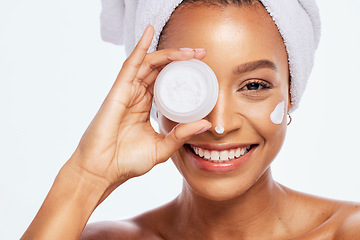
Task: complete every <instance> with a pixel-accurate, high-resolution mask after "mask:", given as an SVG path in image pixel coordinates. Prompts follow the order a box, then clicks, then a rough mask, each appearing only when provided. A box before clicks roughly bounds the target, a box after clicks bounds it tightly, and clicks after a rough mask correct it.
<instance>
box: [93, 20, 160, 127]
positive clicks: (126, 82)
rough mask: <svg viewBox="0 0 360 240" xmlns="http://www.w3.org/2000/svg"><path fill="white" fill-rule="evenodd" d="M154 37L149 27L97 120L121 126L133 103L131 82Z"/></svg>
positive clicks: (121, 71) (122, 70)
mask: <svg viewBox="0 0 360 240" xmlns="http://www.w3.org/2000/svg"><path fill="white" fill-rule="evenodd" d="M153 36H154V28H153V27H152V26H151V25H148V26H147V27H146V29H145V31H144V34H143V35H142V37H141V39H140V40H139V42H138V44H137V45H136V47H135V49H134V51H133V52H132V53H131V55H130V56H129V58H128V59H127V60H126V61H125V62H124V65H123V67H122V68H121V70H120V73H119V75H118V77H117V79H116V81H115V83H114V85H113V87H112V88H111V90H110V92H109V94H108V95H107V97H106V99H105V101H104V102H103V104H102V106H101V108H100V110H99V112H98V114H97V119H98V118H99V119H100V120H101V119H102V120H103V122H108V123H113V125H115V126H117V125H118V124H119V120H120V119H121V117H122V115H123V113H124V111H125V109H126V108H127V106H128V104H129V102H130V101H131V95H132V93H131V92H130V91H131V89H132V86H131V82H132V81H133V79H134V78H135V76H136V74H137V72H138V70H139V68H140V66H141V64H142V62H143V61H144V58H145V56H146V55H147V50H148V49H149V46H150V44H151V41H152V38H153Z"/></svg>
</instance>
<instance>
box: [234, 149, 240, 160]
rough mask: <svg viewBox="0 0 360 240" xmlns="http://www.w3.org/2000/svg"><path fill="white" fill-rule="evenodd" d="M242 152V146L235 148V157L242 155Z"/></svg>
mask: <svg viewBox="0 0 360 240" xmlns="http://www.w3.org/2000/svg"><path fill="white" fill-rule="evenodd" d="M240 154H241V149H240V148H237V149H236V150H235V157H237V158H238V157H240Z"/></svg>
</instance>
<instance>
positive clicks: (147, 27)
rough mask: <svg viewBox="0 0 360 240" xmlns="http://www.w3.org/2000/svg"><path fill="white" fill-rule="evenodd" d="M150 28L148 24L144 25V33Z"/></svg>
mask: <svg viewBox="0 0 360 240" xmlns="http://www.w3.org/2000/svg"><path fill="white" fill-rule="evenodd" d="M150 26H151V24H150V23H149V24H148V25H146V27H145V30H144V32H146V30H148V29H149V27H150Z"/></svg>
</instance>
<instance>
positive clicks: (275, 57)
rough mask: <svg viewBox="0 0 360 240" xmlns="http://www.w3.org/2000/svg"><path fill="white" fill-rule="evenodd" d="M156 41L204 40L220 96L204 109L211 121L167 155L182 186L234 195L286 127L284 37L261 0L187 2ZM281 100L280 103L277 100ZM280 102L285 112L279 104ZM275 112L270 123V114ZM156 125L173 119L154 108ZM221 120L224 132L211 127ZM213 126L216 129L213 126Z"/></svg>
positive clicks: (209, 194) (269, 155)
mask: <svg viewBox="0 0 360 240" xmlns="http://www.w3.org/2000/svg"><path fill="white" fill-rule="evenodd" d="M164 33H165V34H163V35H162V36H161V38H160V41H159V46H158V48H159V49H165V48H182V47H188V48H205V49H206V50H207V55H206V57H205V58H204V59H202V61H203V62H205V63H206V64H208V65H209V66H210V67H211V68H212V69H213V70H214V72H215V74H216V76H217V78H218V82H219V87H220V90H219V97H218V101H217V104H216V106H215V108H214V109H213V110H212V112H211V113H210V114H209V115H208V116H207V117H206V119H207V120H208V121H210V122H211V123H212V128H211V129H210V130H208V131H206V132H204V133H202V134H200V135H197V136H195V137H193V138H192V139H191V140H190V141H188V143H187V144H186V145H184V146H183V147H182V148H180V149H179V150H178V151H177V152H175V153H174V154H173V156H172V160H173V161H174V163H175V165H176V166H177V168H178V169H179V171H180V172H181V174H182V175H183V176H184V178H185V180H186V183H187V184H188V186H191V189H192V190H194V191H195V192H197V193H198V194H199V195H201V196H204V197H206V198H208V199H213V200H226V199H232V198H234V197H236V196H239V195H241V194H243V193H244V192H245V191H247V190H248V189H249V188H250V187H251V186H253V185H254V184H255V183H256V182H261V181H258V180H259V179H260V180H263V181H266V176H268V175H269V174H264V173H266V172H267V171H268V169H269V165H270V163H271V162H272V161H273V159H274V158H275V156H276V155H277V153H278V152H279V150H280V148H281V146H282V143H283V140H284V138H285V133H286V117H285V113H286V112H287V109H288V108H289V84H288V79H289V69H288V60H287V54H286V49H285V46H284V43H283V40H282V38H281V36H280V34H279V32H278V30H277V27H276V26H275V24H274V22H273V21H272V19H271V17H270V15H269V14H268V13H267V11H266V10H265V9H264V8H263V6H262V5H261V4H259V3H257V4H254V5H251V6H244V7H239V6H233V5H229V6H226V7H216V6H207V5H199V6H185V7H181V6H180V7H179V8H178V9H177V10H176V11H175V12H174V13H173V15H172V16H171V18H170V20H169V22H168V24H167V26H166V27H165V29H164ZM280 103H285V104H280ZM278 105H280V106H283V113H284V114H283V120H282V121H281V112H282V109H280V120H279V116H278V115H279V110H277V112H276V113H273V112H274V110H275V109H276V108H277V109H279V107H277V106H278ZM272 113H273V115H277V120H278V122H277V123H274V122H273V121H272V120H271V118H270V115H272ZM158 120H159V121H158V122H159V126H160V131H161V132H162V133H168V132H169V131H171V129H172V128H173V127H174V126H175V125H176V124H177V123H174V122H172V121H170V120H168V119H166V118H165V117H164V116H163V115H161V114H160V115H159V119H158ZM217 126H222V127H223V128H224V132H223V133H221V131H220V132H219V131H216V130H215V128H216V127H217ZM218 132H219V133H218Z"/></svg>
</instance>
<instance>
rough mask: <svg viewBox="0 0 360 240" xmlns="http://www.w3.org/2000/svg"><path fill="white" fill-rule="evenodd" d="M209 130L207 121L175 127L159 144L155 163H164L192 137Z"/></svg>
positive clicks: (209, 125)
mask: <svg viewBox="0 0 360 240" xmlns="http://www.w3.org/2000/svg"><path fill="white" fill-rule="evenodd" d="M210 128H211V123H210V122H209V121H207V120H204V119H202V120H200V121H196V122H192V123H181V124H178V125H176V126H175V127H174V128H173V129H172V130H171V132H169V133H168V134H167V135H166V136H165V137H164V138H163V139H162V140H161V141H160V142H159V143H158V147H157V156H158V159H157V163H161V162H165V161H166V160H167V159H169V158H170V157H171V155H172V154H173V153H174V152H175V151H176V150H178V149H179V148H180V147H181V146H182V145H184V143H185V142H186V141H187V140H189V139H190V138H191V137H192V136H194V135H197V134H200V133H203V132H205V131H207V130H208V129H210Z"/></svg>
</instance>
